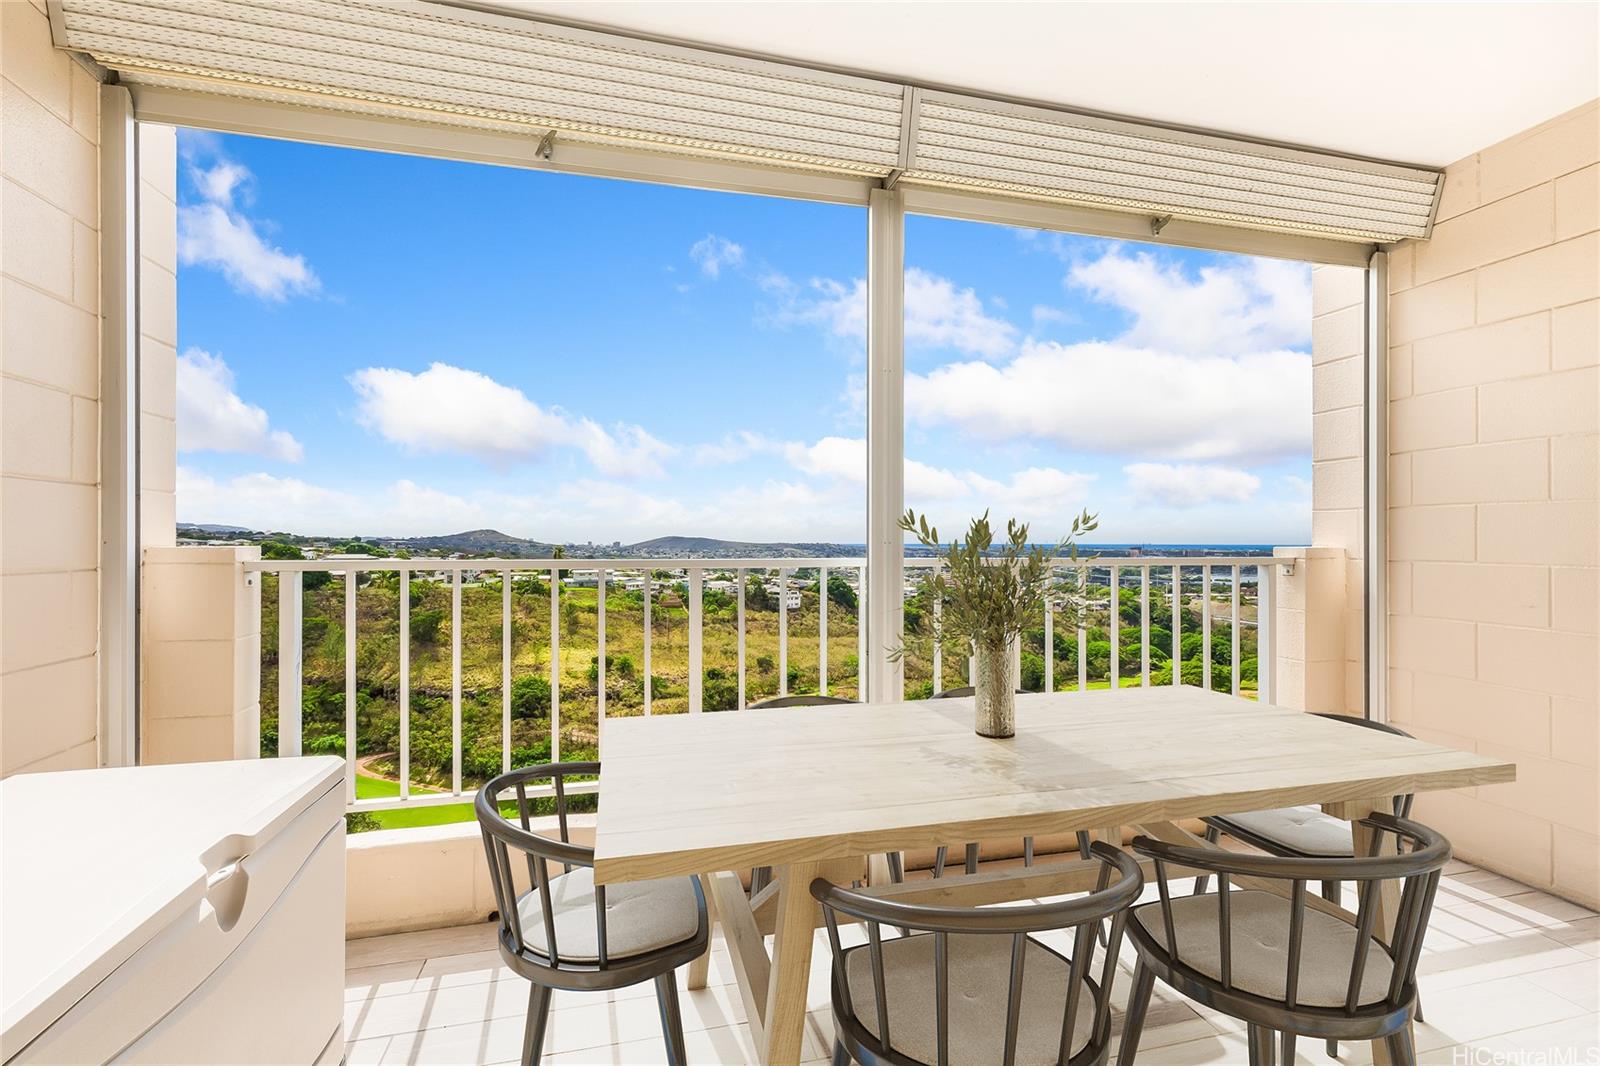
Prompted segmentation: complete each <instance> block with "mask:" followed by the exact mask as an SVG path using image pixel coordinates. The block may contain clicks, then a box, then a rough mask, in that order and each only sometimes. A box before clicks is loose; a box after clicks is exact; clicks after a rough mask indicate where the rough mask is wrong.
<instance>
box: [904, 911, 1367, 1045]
mask: <svg viewBox="0 0 1600 1066" xmlns="http://www.w3.org/2000/svg"><path fill="white" fill-rule="evenodd" d="M1289 913H1290V903H1289V901H1288V900H1287V899H1285V898H1283V897H1282V896H1279V895H1275V894H1273V893H1271V892H1261V891H1255V890H1251V891H1244V892H1235V893H1233V895H1232V898H1231V902H1230V914H1229V925H1230V927H1231V928H1232V931H1233V936H1232V944H1233V952H1232V955H1233V975H1232V976H1233V987H1234V988H1237V989H1238V990H1240V991H1241V992H1249V993H1251V994H1252V995H1257V996H1261V997H1262V998H1264V999H1272V1000H1278V1001H1280V1002H1281V1001H1282V1000H1283V998H1284V994H1285V978H1286V977H1287V976H1288V972H1289ZM1133 918H1134V921H1136V922H1138V923H1139V925H1140V926H1141V927H1143V929H1144V931H1145V932H1146V933H1148V934H1149V935H1150V936H1151V937H1152V938H1153V939H1154V940H1155V941H1156V943H1157V944H1160V945H1161V946H1162V947H1163V948H1165V947H1166V943H1167V934H1166V929H1165V925H1164V923H1163V922H1162V919H1161V904H1159V903H1147V904H1145V905H1144V906H1142V907H1137V908H1135V909H1134V912H1133ZM1172 924H1173V929H1174V932H1175V934H1176V936H1177V940H1178V961H1179V962H1181V963H1183V964H1184V965H1185V966H1188V967H1189V968H1190V969H1192V970H1198V971H1199V972H1200V973H1202V974H1204V975H1206V976H1207V977H1210V978H1212V979H1214V980H1219V981H1220V980H1221V979H1222V977H1221V975H1222V950H1221V946H1220V945H1221V937H1220V936H1219V935H1218V934H1219V932H1220V929H1221V925H1220V923H1219V922H1218V920H1217V894H1216V893H1215V892H1210V893H1207V894H1206V895H1203V896H1182V897H1179V898H1176V899H1174V900H1173V901H1172ZM1355 950H1356V929H1355V926H1353V925H1351V924H1350V923H1349V922H1346V921H1343V920H1341V919H1339V918H1335V917H1334V916H1333V915H1331V914H1325V913H1324V912H1322V911H1319V910H1315V909H1313V908H1311V907H1307V908H1306V916H1305V929H1304V931H1303V933H1302V941H1301V945H1300V984H1299V990H1298V994H1297V995H1296V997H1295V999H1296V1002H1297V1003H1298V1004H1299V1005H1300V1006H1302V1007H1342V1006H1344V999H1345V992H1346V990H1347V989H1348V988H1349V985H1350V965H1351V962H1352V961H1353V960H1354V958H1355ZM1393 973H1394V966H1393V964H1392V963H1391V962H1390V960H1389V955H1388V953H1387V952H1386V951H1384V949H1383V947H1382V946H1381V945H1379V944H1378V942H1377V941H1376V940H1373V941H1370V942H1369V943H1368V944H1367V962H1366V969H1365V971H1364V972H1363V973H1362V975H1361V991H1360V995H1359V999H1358V1002H1359V1003H1362V1004H1365V1003H1376V1002H1378V1001H1379V1000H1381V999H1383V997H1384V996H1385V995H1387V994H1388V991H1389V978H1390V976H1391V975H1392V974H1393ZM891 1020H892V1019H891Z"/></svg>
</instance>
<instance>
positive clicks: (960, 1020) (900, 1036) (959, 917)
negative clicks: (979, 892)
mask: <svg viewBox="0 0 1600 1066" xmlns="http://www.w3.org/2000/svg"><path fill="white" fill-rule="evenodd" d="M1092 854H1093V855H1094V857H1095V858H1097V859H1099V860H1100V863H1101V865H1100V872H1099V880H1098V884H1097V885H1096V887H1095V890H1094V891H1093V892H1090V893H1088V894H1087V895H1082V896H1076V897H1074V898H1071V899H1067V900H1061V901H1055V902H1050V903H1035V904H1029V905H1026V906H1009V905H1007V906H995V907H938V906H927V905H923V904H915V903H897V902H893V901H891V900H887V899H881V898H878V897H876V896H874V895H871V894H869V893H863V892H858V891H853V890H851V889H848V888H844V887H842V886H839V885H833V884H830V883H829V882H827V881H825V880H823V879H821V878H818V879H817V880H815V881H813V882H811V894H812V895H813V896H815V897H816V898H817V900H818V901H819V902H820V903H821V904H822V915H823V919H824V920H825V922H826V924H827V928H828V941H829V943H830V944H831V945H832V948H833V976H832V980H831V987H832V1001H833V1027H834V1034H835V1036H834V1047H833V1064H834V1066H847V1064H848V1063H849V1062H850V1061H851V1060H852V1059H854V1060H855V1061H856V1062H860V1063H862V1064H864V1066H877V1064H880V1063H881V1064H893V1066H991V1064H998V1063H1004V1064H1005V1066H1017V1064H1028V1066H1034V1064H1044V1063H1052V1064H1055V1066H1091V1064H1097V1063H1104V1062H1105V1061H1106V1058H1107V1056H1108V1054H1109V1053H1110V1050H1111V984H1112V980H1113V979H1114V978H1115V976H1116V972H1117V951H1118V949H1119V947H1120V946H1121V943H1122V935H1123V930H1124V928H1125V926H1126V924H1127V917H1128V913H1129V911H1128V908H1129V906H1130V905H1131V904H1132V903H1133V902H1134V901H1135V900H1137V899H1138V898H1139V893H1140V892H1141V891H1142V889H1143V887H1144V877H1143V875H1142V874H1141V873H1140V871H1139V864H1138V863H1137V862H1135V861H1134V859H1133V858H1132V856H1130V855H1128V854H1127V853H1126V852H1124V851H1122V850H1121V849H1119V848H1114V847H1112V846H1111V845H1109V844H1106V843H1104V842H1103V841H1097V842H1095V844H1094V846H1093V851H1092ZM840 915H844V916H845V918H846V920H855V921H860V922H862V923H864V924H865V926H866V936H867V942H866V943H865V944H859V945H856V946H854V947H849V948H846V947H844V946H843V945H842V944H841V942H840V939H839V921H840V918H839V916H840ZM1107 919H1110V922H1109V924H1110V934H1109V944H1108V946H1107V948H1106V949H1105V951H1104V952H1103V953H1102V958H1101V961H1100V964H1099V967H1098V969H1097V968H1096V965H1095V954H1096V951H1095V947H1096V942H1095V934H1094V930H1095V929H1096V928H1097V927H1098V926H1100V925H1101V924H1102V923H1104V922H1106V920H1107ZM886 925H887V926H889V927H891V928H894V929H900V930H904V931H905V932H903V933H902V935H900V936H893V937H885V936H884V926H886ZM1055 930H1061V931H1063V932H1064V933H1067V934H1070V940H1071V945H1072V947H1071V953H1070V954H1062V953H1061V952H1059V951H1057V950H1056V949H1055V948H1053V947H1050V946H1049V945H1047V944H1045V943H1043V942H1042V941H1040V940H1039V939H1038V938H1037V937H1035V936H1033V935H1031V934H1036V933H1043V932H1047V931H1055Z"/></svg>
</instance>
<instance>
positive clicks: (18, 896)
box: [0, 756, 344, 1057]
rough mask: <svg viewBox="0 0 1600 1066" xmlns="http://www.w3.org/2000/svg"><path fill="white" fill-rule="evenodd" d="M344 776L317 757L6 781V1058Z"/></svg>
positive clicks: (2, 864) (2, 788)
mask: <svg viewBox="0 0 1600 1066" xmlns="http://www.w3.org/2000/svg"><path fill="white" fill-rule="evenodd" d="M343 780H344V760H343V759H340V758H337V757H334V756H316V757H311V758H299V759H246V760H238V761H231V762H211V763H186V764H180V765H173V766H138V767H123V768H111V769H104V770H71V771H66V772H63V773H49V774H19V775H15V776H13V777H9V778H6V779H5V780H3V781H0V842H3V843H0V899H3V906H0V995H3V996H4V1014H3V1024H4V1036H3V1039H0V1048H3V1050H4V1053H5V1055H6V1056H8V1057H9V1056H10V1055H13V1054H15V1053H16V1052H17V1051H19V1050H21V1048H22V1047H24V1046H25V1045H26V1044H27V1043H28V1042H29V1041H31V1040H32V1039H33V1038H34V1037H36V1036H38V1035H39V1033H41V1032H43V1031H44V1030H45V1029H46V1028H47V1027H48V1026H49V1025H50V1024H51V1023H52V1022H54V1021H55V1019H57V1018H59V1017H60V1016H61V1015H62V1014H63V1013H65V1011H66V1010H67V1009H68V1008H70V1007H71V1006H72V1005H73V1004H74V1003H76V1002H77V1001H78V1000H79V999H81V998H83V996H84V995H85V994H86V993H87V992H88V991H89V990H90V989H92V988H93V987H94V986H95V985H96V984H98V983H99V982H100V981H102V980H104V979H105V977H106V976H107V975H108V974H110V973H111V972H112V971H113V970H115V969H116V968H117V966H119V965H120V964H121V963H122V962H123V961H125V960H126V959H127V958H129V957H130V956H131V955H133V954H134V953H135V952H137V951H138V950H139V948H140V947H141V946H142V945H144V944H145V943H147V942H148V941H149V940H150V939H151V938H152V937H154V936H155V935H156V934H157V933H159V932H160V931H161V930H162V929H163V928H165V927H166V926H167V925H168V924H169V923H170V922H171V921H172V920H173V919H174V918H175V917H176V916H177V915H179V914H183V913H186V912H188V911H190V910H192V909H193V908H194V907H196V906H198V904H199V901H200V899H201V898H202V897H204V895H205V892H206V880H207V878H208V877H209V876H210V875H211V874H212V873H214V872H216V870H217V869H218V868H220V867H222V866H224V865H226V864H227V863H229V862H232V861H234V860H236V859H238V858H241V857H243V856H244V855H247V854H249V853H250V852H252V851H254V850H255V849H256V848H257V847H260V846H261V845H262V844H264V843H265V842H266V841H267V840H269V839H271V837H272V836H273V835H274V834H275V833H277V832H278V831H279V830H280V829H281V828H282V827H284V826H285V825H287V824H288V823H289V822H290V821H292V820H293V819H294V818H295V817H296V816H297V815H299V814H300V813H301V812H303V811H304V810H305V809H306V808H307V807H309V806H310V805H311V804H312V803H313V802H314V801H315V800H316V799H317V798H318V797H319V796H321V795H323V794H324V793H326V792H327V791H328V790H329V789H333V788H339V787H342V785H343Z"/></svg>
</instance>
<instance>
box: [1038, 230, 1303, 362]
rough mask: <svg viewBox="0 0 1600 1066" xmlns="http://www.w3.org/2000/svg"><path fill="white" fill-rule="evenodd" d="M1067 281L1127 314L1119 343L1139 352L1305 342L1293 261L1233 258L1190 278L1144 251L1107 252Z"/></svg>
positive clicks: (1223, 351) (1220, 351)
mask: <svg viewBox="0 0 1600 1066" xmlns="http://www.w3.org/2000/svg"><path fill="white" fill-rule="evenodd" d="M1067 283H1068V284H1069V285H1071V286H1074V287H1077V288H1081V289H1083V290H1085V291H1086V292H1088V293H1089V294H1090V295H1091V296H1092V297H1094V298H1095V299H1096V300H1098V301H1100V302H1102V303H1109V304H1114V305H1115V306H1117V307H1120V308H1122V309H1123V310H1125V311H1127V312H1128V313H1129V314H1130V315H1132V316H1133V320H1134V321H1133V325H1132V327H1131V328H1130V329H1129V330H1128V332H1127V333H1126V334H1125V335H1124V336H1123V337H1122V338H1121V339H1122V340H1124V341H1125V342H1127V343H1129V344H1133V345H1138V346H1140V347H1150V348H1156V349H1160V350H1164V351H1169V352H1178V353H1193V354H1205V355H1234V354H1240V353H1245V352H1259V351H1268V350H1271V349H1275V348H1282V347H1297V346H1302V345H1305V344H1307V343H1309V342H1310V339H1311V271H1310V268H1309V267H1307V266H1305V265H1304V264H1301V263H1288V262H1281V261H1279V260H1273V259H1240V260H1238V261H1237V262H1236V263H1233V262H1230V263H1229V264H1228V265H1222V266H1207V267H1202V268H1201V269H1200V271H1199V276H1198V278H1191V277H1189V276H1188V275H1187V274H1185V272H1184V270H1183V268H1182V267H1181V266H1180V265H1178V264H1176V263H1173V264H1168V265H1163V264H1162V263H1161V262H1160V261H1159V260H1158V259H1157V258H1156V257H1155V256H1154V255H1152V254H1151V253H1149V252H1136V253H1133V254H1131V255H1130V254H1127V253H1125V252H1124V251H1123V250H1122V249H1121V248H1119V247H1113V248H1111V249H1110V250H1108V251H1107V252H1106V253H1105V254H1104V255H1102V256H1101V257H1100V258H1099V259H1095V260H1091V261H1088V262H1082V263H1078V264H1076V265H1075V266H1073V267H1072V268H1071V270H1070V271H1069V272H1068V274H1067Z"/></svg>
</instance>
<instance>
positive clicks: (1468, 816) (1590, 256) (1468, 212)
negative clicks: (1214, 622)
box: [1319, 102, 1600, 906]
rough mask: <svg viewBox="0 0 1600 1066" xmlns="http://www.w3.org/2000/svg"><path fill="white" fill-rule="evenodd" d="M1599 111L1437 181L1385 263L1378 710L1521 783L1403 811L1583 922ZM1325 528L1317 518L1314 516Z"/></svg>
mask: <svg viewBox="0 0 1600 1066" xmlns="http://www.w3.org/2000/svg"><path fill="white" fill-rule="evenodd" d="M1597 215H1600V102H1591V103H1590V104H1588V105H1586V106H1584V107H1581V108H1578V109H1577V110H1575V111H1572V112H1570V113H1568V114H1566V115H1563V116H1560V117H1559V118H1556V119H1554V120H1552V121H1550V122H1547V123H1544V124H1543V125H1540V126H1537V127H1535V128H1533V129H1530V130H1528V131H1526V132H1524V133H1522V134H1519V135H1518V136H1516V137H1512V138H1510V139H1509V140H1506V141H1504V142H1502V143H1500V144H1496V145H1494V146H1492V147H1489V148H1485V149H1484V150H1483V151H1481V152H1478V153H1476V154H1474V155H1471V156H1469V157H1467V158H1466V159H1463V160H1461V161H1460V162H1458V163H1456V164H1454V165H1452V166H1450V167H1449V168H1448V169H1447V170H1446V176H1445V191H1444V198H1443V200H1442V202H1441V205H1440V212H1439V221H1438V223H1437V225H1436V226H1435V228H1434V233H1433V237H1432V239H1431V240H1430V241H1427V242H1425V243H1424V242H1405V243H1404V244H1402V245H1400V246H1399V247H1398V248H1397V249H1396V250H1395V252H1394V253H1393V254H1392V255H1391V258H1390V264H1391V269H1390V293H1389V323H1390V345H1391V347H1390V352H1389V360H1390V371H1391V372H1390V402H1389V441H1390V456H1389V470H1390V489H1389V502H1390V510H1389V567H1390V590H1389V614H1390V619H1389V631H1390V643H1389V665H1390V671H1389V707H1390V718H1391V720H1392V721H1394V722H1395V723H1396V724H1398V725H1401V726H1402V727H1404V728H1406V729H1407V730H1410V731H1411V732H1414V733H1416V734H1417V735H1418V736H1421V737H1425V738H1427V739H1429V740H1433V741H1436V742H1439V743H1442V744H1449V745H1451V746H1453V747H1458V748H1464V749H1468V750H1476V751H1481V752H1483V753H1485V754H1488V755H1494V756H1498V757H1504V758H1508V759H1515V760H1516V762H1517V771H1518V773H1517V776H1518V780H1517V782H1516V783H1515V784H1510V785H1497V786H1494V787H1492V788H1481V789H1476V790H1468V791H1462V792H1452V793H1442V794H1435V795H1430V796H1424V797H1419V798H1418V801H1417V807H1416V813H1417V815H1418V817H1420V818H1422V819H1424V820H1425V821H1427V822H1429V823H1430V824H1434V825H1437V826H1438V827H1439V828H1440V830H1441V831H1443V832H1444V833H1445V834H1446V835H1447V836H1449V837H1450V839H1451V841H1452V842H1453V843H1454V844H1455V846H1456V850H1457V852H1458V854H1460V855H1461V857H1462V858H1464V859H1466V860H1468V861H1471V862H1475V863H1480V864H1482V865H1484V866H1488V867H1490V868H1492V869H1495V870H1498V871H1500V872H1502V873H1504V874H1507V875H1508V876H1511V877H1514V878H1516V879H1517V880H1519V881H1523V882H1525V883H1527V884H1530V885H1534V886H1537V887H1540V888H1545V889H1549V890H1551V891H1554V892H1556V893H1557V894H1559V895H1562V896H1566V897H1568V898H1570V899H1574V900H1577V901H1580V902H1583V903H1586V904H1588V905H1589V906H1594V905H1595V904H1596V903H1597V902H1600V871H1597V854H1600V836H1597V834H1600V768H1597V767H1600V731H1597V726H1600V710H1597V702H1596V699H1597V689H1600V504H1597V496H1600V491H1597V489H1600V473H1597V466H1600V464H1597V456H1600V447H1597V442H1600V436H1597V434H1600V366H1597V365H1596V364H1597V354H1600V345H1597V341H1596V335H1597V332H1600V229H1597V221H1596V220H1597ZM1319 506H1320V501H1319Z"/></svg>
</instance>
